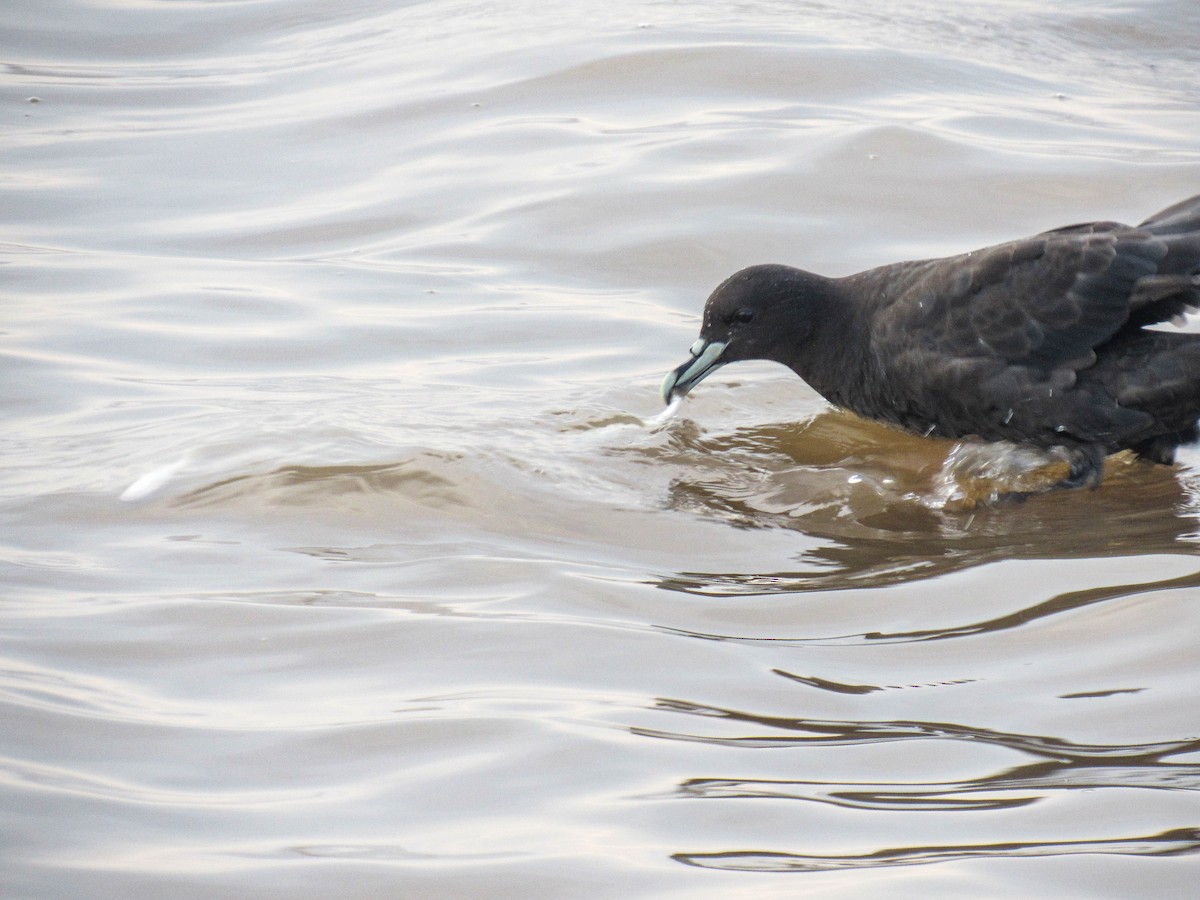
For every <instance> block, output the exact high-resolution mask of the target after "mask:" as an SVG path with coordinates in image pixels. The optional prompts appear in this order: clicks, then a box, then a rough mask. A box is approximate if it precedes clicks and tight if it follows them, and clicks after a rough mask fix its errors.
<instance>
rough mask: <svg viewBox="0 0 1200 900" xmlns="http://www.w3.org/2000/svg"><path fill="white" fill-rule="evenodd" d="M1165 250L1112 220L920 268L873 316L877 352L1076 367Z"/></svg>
mask: <svg viewBox="0 0 1200 900" xmlns="http://www.w3.org/2000/svg"><path fill="white" fill-rule="evenodd" d="M1166 252H1167V247H1166V245H1165V244H1164V243H1163V241H1161V240H1159V239H1158V238H1157V237H1156V236H1155V235H1154V234H1151V233H1150V232H1147V231H1143V230H1138V229H1132V228H1129V227H1127V226H1122V225H1119V224H1117V223H1113V222H1100V223H1091V224H1088V225H1075V226H1069V227H1067V228H1060V229H1056V230H1054V231H1048V232H1045V233H1043V234H1039V235H1036V236H1034V237H1031V238H1026V239H1024V240H1019V241H1013V242H1011V243H1007V244H1001V245H998V246H996V247H989V248H987V249H985V250H979V251H975V252H974V253H967V254H964V255H962V256H957V257H951V258H949V259H944V260H934V261H930V262H929V263H925V264H921V265H922V266H923V268H922V269H919V270H917V271H916V272H915V277H911V278H908V279H906V281H907V283H906V284H904V285H903V287H901V289H900V290H899V291H898V292H897V293H896V295H895V296H894V297H893V298H891V302H890V303H888V304H887V306H886V308H885V309H883V310H881V311H880V314H879V317H878V319H877V320H876V328H877V331H876V340H877V342H879V343H880V345H882V346H885V347H886V346H902V347H905V348H906V349H907V350H908V351H909V352H915V353H917V355H919V356H931V357H941V358H942V359H943V360H949V359H956V360H961V361H962V362H968V361H975V362H981V363H986V362H994V363H1002V364H1006V365H1008V366H1021V367H1029V368H1031V369H1035V370H1040V371H1042V372H1047V373H1048V372H1050V371H1052V370H1055V369H1060V368H1067V369H1081V368H1085V367H1087V366H1088V365H1091V363H1092V362H1093V361H1094V359H1095V357H1094V354H1093V351H1094V349H1095V348H1096V347H1098V346H1099V345H1101V344H1103V343H1104V342H1105V341H1107V340H1109V339H1110V338H1111V337H1112V336H1113V335H1114V334H1116V333H1117V331H1119V330H1120V329H1121V327H1122V326H1123V325H1125V324H1126V322H1127V321H1128V320H1129V318H1130V315H1131V314H1132V313H1134V312H1136V311H1137V309H1138V305H1139V302H1142V303H1144V304H1145V305H1149V304H1150V303H1151V302H1152V300H1153V298H1149V297H1143V296H1141V295H1139V293H1138V291H1137V290H1136V288H1137V283H1138V281H1139V280H1141V279H1143V278H1145V277H1146V276H1150V275H1154V274H1155V273H1156V272H1157V270H1158V264H1159V262H1160V260H1162V259H1163V257H1164V256H1165V255H1166Z"/></svg>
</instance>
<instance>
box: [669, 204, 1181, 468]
mask: <svg viewBox="0 0 1200 900" xmlns="http://www.w3.org/2000/svg"><path fill="white" fill-rule="evenodd" d="M1198 308H1200V196H1196V197H1192V198H1191V199H1189V200H1184V201H1183V202H1182V203H1177V204H1175V205H1174V206H1171V207H1169V208H1168V209H1165V210H1163V211H1162V212H1160V213H1157V214H1156V215H1153V216H1151V217H1150V218H1149V219H1147V220H1146V221H1145V222H1142V223H1141V224H1140V225H1138V226H1136V227H1133V226H1129V225H1122V224H1120V223H1118V222H1092V223H1088V224H1083V225H1070V226H1067V227H1065V228H1056V229H1054V230H1053V231H1046V232H1043V233H1041V234H1038V235H1035V236H1033V237H1029V238H1024V239H1023V240H1018V241H1012V242H1010V243H1006V244H999V245H997V246H995V247H988V248H986V249H983V250H976V251H974V252H971V253H965V254H962V255H960V256H951V257H947V258H945V259H931V260H916V261H910V262H901V263H895V264H893V265H888V266H881V267H880V268H877V269H869V270H868V271H865V272H860V273H858V274H857V275H850V276H847V277H845V278H824V277H822V276H820V275H814V274H813V273H811V272H805V271H803V270H801V269H794V268H791V267H790V266H782V265H760V266H751V267H750V268H747V269H742V270H741V271H740V272H737V273H735V274H734V275H732V276H730V277H729V278H728V279H726V280H725V281H724V282H722V283H721V284H720V285H719V286H718V287H717V289H716V290H715V291H713V293H712V296H710V297H709V298H708V302H707V303H706V304H705V306H704V320H703V324H702V325H701V328H700V339H699V340H697V341H696V342H695V344H693V345H692V349H691V354H692V356H691V359H689V360H688V361H687V362H685V363H684V364H683V365H681V366H679V367H678V368H677V369H675V370H674V371H672V372H671V373H670V374H668V375H667V377H666V379H665V380H664V381H663V385H662V395H663V400H664V402H666V403H670V402H671V400H672V399H673V398H674V397H676V396H683V395H684V394H686V393H687V392H688V391H690V390H691V389H692V388H693V387H695V386H696V384H697V383H698V382H699V381H700V380H701V379H703V378H704V377H706V376H708V375H710V374H712V373H713V372H714V371H716V370H717V369H718V368H720V367H721V366H723V365H725V364H727V363H731V362H736V361H738V360H746V359H766V360H773V361H775V362H779V363H783V364H784V365H785V366H787V367H788V368H790V369H791V370H792V371H793V372H795V373H796V374H797V375H799V376H800V377H801V378H803V379H804V380H805V381H806V382H808V383H809V384H810V385H811V386H812V387H813V388H814V389H815V390H817V391H818V392H819V393H820V394H821V395H822V396H824V397H825V398H826V399H827V400H829V401H830V402H831V403H833V404H835V405H837V406H840V407H842V408H844V409H848V410H850V411H851V412H854V413H857V414H858V415H860V416H863V417H865V418H868V419H875V420H877V421H881V422H886V423H888V424H890V425H894V426H898V427H899V428H902V429H904V430H905V431H910V432H913V433H916V434H922V435H930V436H937V437H947V438H962V437H977V438H980V439H983V440H986V441H1013V442H1016V443H1019V444H1026V445H1032V446H1035V447H1040V448H1044V449H1047V450H1049V449H1051V448H1058V452H1059V453H1060V454H1063V455H1065V456H1066V458H1067V459H1068V461H1069V463H1070V472H1069V473H1068V475H1067V477H1066V478H1065V479H1064V480H1063V481H1062V482H1061V486H1063V487H1077V486H1089V487H1095V486H1096V485H1097V484H1099V483H1100V479H1101V478H1102V477H1103V474H1104V458H1105V456H1106V454H1109V453H1115V452H1116V451H1119V450H1132V451H1134V452H1135V453H1136V454H1137V455H1138V456H1139V457H1142V458H1143V459H1147V460H1151V461H1153V462H1157V463H1164V464H1170V463H1172V462H1174V459H1175V449H1176V448H1177V447H1178V446H1179V445H1180V444H1184V443H1191V442H1193V441H1196V440H1197V439H1200V430H1198V428H1197V420H1198V419H1200V334H1187V333H1183V332H1177V331H1163V330H1157V329H1154V330H1151V329H1148V328H1147V326H1150V325H1156V324H1158V323H1161V322H1166V321H1169V320H1176V319H1177V318H1178V317H1180V316H1181V315H1183V314H1184V313H1186V312H1195V311H1197V309H1198Z"/></svg>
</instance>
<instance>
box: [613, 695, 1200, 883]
mask: <svg viewBox="0 0 1200 900" xmlns="http://www.w3.org/2000/svg"><path fill="white" fill-rule="evenodd" d="M655 708H656V709H658V710H662V711H667V712H672V713H681V714H684V715H687V716H695V717H699V718H702V719H705V720H714V719H715V720H720V722H721V723H722V727H725V726H728V725H733V726H734V727H735V728H738V729H739V730H740V729H741V728H747V727H748V728H749V729H751V730H752V732H753V733H738V734H731V735H723V736H722V735H715V734H712V733H699V732H690V731H666V730H657V729H650V728H635V729H632V731H633V732H634V733H635V734H637V735H639V736H642V737H651V738H658V739H664V740H672V741H685V742H699V743H704V744H715V745H719V746H723V747H736V748H744V749H767V748H792V749H801V748H806V747H829V746H839V747H851V746H865V745H876V744H881V743H890V742H895V741H910V740H926V741H927V740H934V741H970V742H974V743H979V744H984V745H991V746H995V747H1002V748H1005V749H1008V750H1012V751H1015V752H1017V753H1020V754H1022V755H1024V756H1026V757H1033V758H1034V759H1033V760H1032V761H1030V762H1028V763H1025V764H1023V765H1017V766H1014V767H1011V768H1006V769H1003V770H1001V771H998V772H994V773H991V774H985V775H982V776H980V777H978V778H967V779H958V780H955V781H928V782H921V781H823V780H810V779H779V778H741V777H731V778H721V777H704V778H688V779H685V780H683V781H681V782H680V783H679V784H678V785H677V787H676V788H675V789H674V791H673V792H672V793H671V796H674V797H676V798H679V799H686V800H738V799H741V800H744V799H758V800H763V799H773V800H792V801H801V802H804V803H816V804H822V805H828V806H833V807H838V808H841V809H846V810H857V811H870V812H884V813H887V812H905V813H913V812H942V813H966V812H975V813H988V812H996V811H1003V810H1010V809H1015V808H1019V807H1025V806H1030V805H1033V804H1037V803H1039V802H1041V801H1044V800H1048V799H1051V798H1052V797H1053V796H1055V795H1057V794H1061V793H1062V792H1069V791H1092V790H1097V789H1101V788H1126V789H1138V788H1140V789H1150V790H1163V791H1195V790H1197V789H1198V788H1200V763H1197V762H1195V761H1194V754H1195V753H1196V752H1197V751H1198V750H1200V740H1196V739H1188V740H1180V741H1159V742H1150V743H1144V744H1137V743H1134V744H1084V743H1078V742H1075V741H1069V740H1064V739H1062V738H1058V737H1051V736H1044V735H1035V734H1021V733H1016V732H1004V731H999V730H994V729H987V728H978V727H971V726H967V725H959V724H954V723H948V722H927V721H850V720H845V721H833V720H823V719H807V718H791V717H781V716H766V715H756V714H753V713H748V712H742V711H738V710H733V709H725V708H719V707H713V706H705V705H702V704H695V703H691V702H688V701H683V700H673V699H660V700H659V701H658V702H657V704H656V706H655ZM764 730H766V731H767V733H765V734H764V733H763V732H764ZM1177 757H1191V758H1189V759H1184V760H1183V761H1176V760H1175V758H1177ZM1198 849H1200V829H1194V828H1178V829H1172V830H1169V831H1164V832H1162V833H1160V834H1156V835H1150V836H1147V837H1122V838H1105V839H1101V840H1071V841H1062V840H1058V841H1038V842H1005V843H995V844H962V845H941V846H914V847H889V848H885V849H880V850H876V851H874V852H869V853H862V854H850V855H845V856H834V855H812V854H807V853H803V852H787V853H782V852H777V851H768V850H744V849H742V850H736V851H726V852H715V853H689V852H681V853H676V854H673V856H672V858H673V859H675V860H677V861H679V862H683V863H686V864H689V865H696V866H702V867H705V868H719V869H744V870H748V871H779V872H803V871H822V870H828V869H845V868H860V867H870V866H897V865H916V864H926V863H935V862H945V861H949V860H953V859H962V858H982V857H996V856H1045V855H1059V854H1064V853H1117V854H1137V855H1165V854H1179V853H1191V852H1195V851H1196V850H1198Z"/></svg>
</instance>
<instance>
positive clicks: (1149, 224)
mask: <svg viewBox="0 0 1200 900" xmlns="http://www.w3.org/2000/svg"><path fill="white" fill-rule="evenodd" d="M1138 230H1139V231H1143V232H1149V233H1150V234H1152V235H1153V236H1154V237H1155V238H1156V239H1157V242H1158V243H1161V244H1162V245H1163V246H1164V247H1165V248H1166V252H1165V254H1164V255H1163V258H1162V259H1160V260H1159V261H1158V265H1157V272H1156V273H1155V274H1153V275H1147V276H1145V277H1144V278H1140V279H1139V280H1138V282H1137V285H1136V286H1135V287H1134V291H1133V296H1132V297H1131V298H1130V307H1131V309H1132V310H1133V313H1132V315H1131V316H1130V324H1131V325H1134V326H1142V325H1150V324H1154V323H1155V322H1164V321H1166V320H1167V319H1171V318H1173V317H1176V316H1180V315H1182V314H1184V313H1190V312H1197V311H1200V195H1197V196H1195V197H1190V198H1188V199H1187V200H1183V201H1181V202H1180V203H1176V204H1175V205H1174V206H1168V207H1167V208H1166V209H1164V210H1163V211H1162V212H1158V213H1155V214H1154V215H1152V216H1151V217H1150V218H1148V219H1147V220H1146V221H1145V222H1142V224H1141V225H1139V226H1138Z"/></svg>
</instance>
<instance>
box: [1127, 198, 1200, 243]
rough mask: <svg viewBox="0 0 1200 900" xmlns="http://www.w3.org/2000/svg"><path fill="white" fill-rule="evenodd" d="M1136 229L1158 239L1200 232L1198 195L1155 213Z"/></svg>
mask: <svg viewBox="0 0 1200 900" xmlns="http://www.w3.org/2000/svg"><path fill="white" fill-rule="evenodd" d="M1138 228H1141V229H1144V230H1146V231H1150V232H1153V233H1154V234H1156V235H1158V236H1159V237H1165V236H1166V235H1169V234H1189V233H1190V234H1195V233H1198V232H1200V194H1197V195H1196V196H1195V197H1189V198H1188V199H1187V200H1181V201H1180V202H1179V203H1176V204H1175V205H1174V206H1168V207H1167V208H1166V209H1164V210H1163V211H1162V212H1156V213H1155V214H1154V215H1152V216H1151V217H1150V218H1148V219H1147V220H1146V221H1145V222H1143V223H1142V224H1141V225H1139V226H1138Z"/></svg>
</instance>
